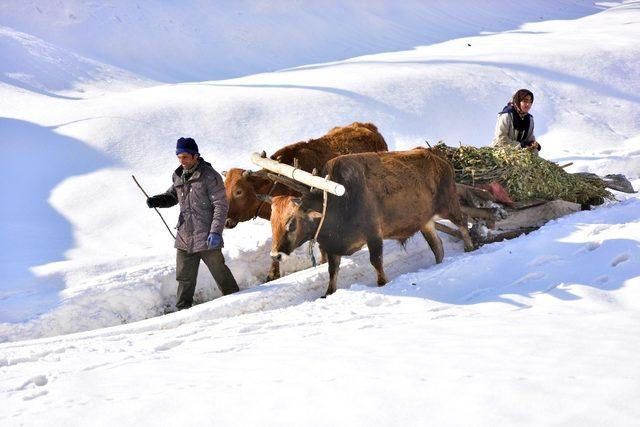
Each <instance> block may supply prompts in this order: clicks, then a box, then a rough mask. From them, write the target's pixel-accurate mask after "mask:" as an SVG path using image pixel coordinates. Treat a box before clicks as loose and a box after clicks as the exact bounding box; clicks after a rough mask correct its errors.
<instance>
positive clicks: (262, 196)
mask: <svg viewBox="0 0 640 427" xmlns="http://www.w3.org/2000/svg"><path fill="white" fill-rule="evenodd" d="M256 197H257V198H258V200H260V201H261V202H264V203H269V204H271V202H273V197H271V196H269V195H267V194H259V193H256Z"/></svg>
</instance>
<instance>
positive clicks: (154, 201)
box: [147, 195, 162, 208]
mask: <svg viewBox="0 0 640 427" xmlns="http://www.w3.org/2000/svg"><path fill="white" fill-rule="evenodd" d="M161 199H162V196H160V195H158V196H151V197H149V198H148V199H147V206H149V207H150V208H157V207H160V200H161Z"/></svg>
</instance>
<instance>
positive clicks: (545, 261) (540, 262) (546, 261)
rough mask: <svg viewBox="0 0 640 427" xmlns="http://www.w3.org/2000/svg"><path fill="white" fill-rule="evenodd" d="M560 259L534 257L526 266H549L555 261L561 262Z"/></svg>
mask: <svg viewBox="0 0 640 427" xmlns="http://www.w3.org/2000/svg"><path fill="white" fill-rule="evenodd" d="M561 260H562V257H559V256H558V255H541V256H538V257H535V258H534V259H533V260H532V261H531V262H529V263H528V264H527V267H539V266H541V265H545V264H549V263H552V262H555V261H561Z"/></svg>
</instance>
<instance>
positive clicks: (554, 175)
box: [434, 142, 613, 205]
mask: <svg viewBox="0 0 640 427" xmlns="http://www.w3.org/2000/svg"><path fill="white" fill-rule="evenodd" d="M434 149H435V150H437V151H438V152H440V153H441V154H443V155H444V156H445V157H446V158H448V159H449V161H450V162H451V163H452V164H453V168H454V169H455V172H456V181H457V182H459V183H461V184H469V185H474V184H482V183H488V182H491V181H497V182H499V183H500V184H502V186H504V187H505V188H506V189H507V191H508V192H509V195H510V196H511V199H512V200H513V201H514V202H519V201H526V200H533V199H545V200H557V199H561V200H566V201H569V202H574V203H580V204H586V205H600V204H602V203H604V200H605V199H611V198H613V196H612V195H611V193H609V192H608V191H607V190H605V187H604V182H602V180H600V179H589V178H585V177H582V176H578V175H572V174H570V173H567V172H565V171H564V169H562V168H561V167H560V166H558V165H557V164H555V163H553V162H550V161H548V160H545V159H543V158H541V157H539V156H536V155H534V154H532V153H531V152H530V151H529V150H522V149H519V148H513V147H496V148H493V147H481V148H476V147H468V146H461V147H459V148H454V147H448V146H447V145H445V144H444V143H442V142H440V143H438V144H437V145H436V146H435V147H434Z"/></svg>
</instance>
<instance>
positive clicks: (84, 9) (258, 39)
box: [0, 0, 602, 82]
mask: <svg viewBox="0 0 640 427" xmlns="http://www.w3.org/2000/svg"><path fill="white" fill-rule="evenodd" d="M601 8H602V6H598V5H595V4H594V3H593V2H591V1H584V0H560V1H558V0H537V1H535V2H525V3H522V4H518V6H517V8H515V7H513V5H512V4H511V3H509V2H505V1H503V0H491V1H484V2H482V3H476V2H470V1H456V2H440V1H434V0H430V1H420V0H410V1H402V2H390V1H363V0H323V1H320V2H310V1H290V0H270V1H254V0H235V1H227V0H217V1H197V0H185V1H180V2H166V1H165V2H161V3H158V2H156V1H145V0H139V1H135V2H131V1H126V0H109V1H100V2H92V1H80V0H60V1H55V2H52V1H48V0H21V1H19V2H18V1H14V2H2V3H0V25H4V26H7V27H10V28H13V29H15V30H18V31H21V32H25V33H28V34H32V35H34V36H37V37H40V38H42V39H45V40H47V41H49V42H51V43H54V44H56V45H58V46H60V47H63V48H66V49H69V50H72V51H74V52H76V53H78V54H81V55H84V56H87V57H89V58H92V59H95V60H98V61H101V62H106V63H108V64H111V65H115V66H118V67H121V68H123V69H126V70H129V71H131V72H134V73H137V74H139V75H141V76H145V77H147V78H150V79H154V80H160V81H165V82H183V81H201V80H211V79H221V78H228V77H237V76H241V75H248V74H255V73H259V72H264V71H274V70H279V69H282V68H286V67H292V66H298V65H305V64H310V63H315V62H325V61H331V60H339V59H346V58H351V57H353V56H357V55H364V54H369V53H378V52H385V51H395V50H400V49H409V48H412V47H413V46H416V45H421V44H428V43H434V42H440V41H444V40H449V39H452V38H457V37H462V36H471V35H475V34H478V33H480V32H481V31H504V30H508V29H514V28H518V27H519V26H520V25H522V24H523V23H525V22H536V21H541V20H548V19H572V18H576V17H579V16H584V15H585V14H589V13H594V12H596V11H598V10H601Z"/></svg>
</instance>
